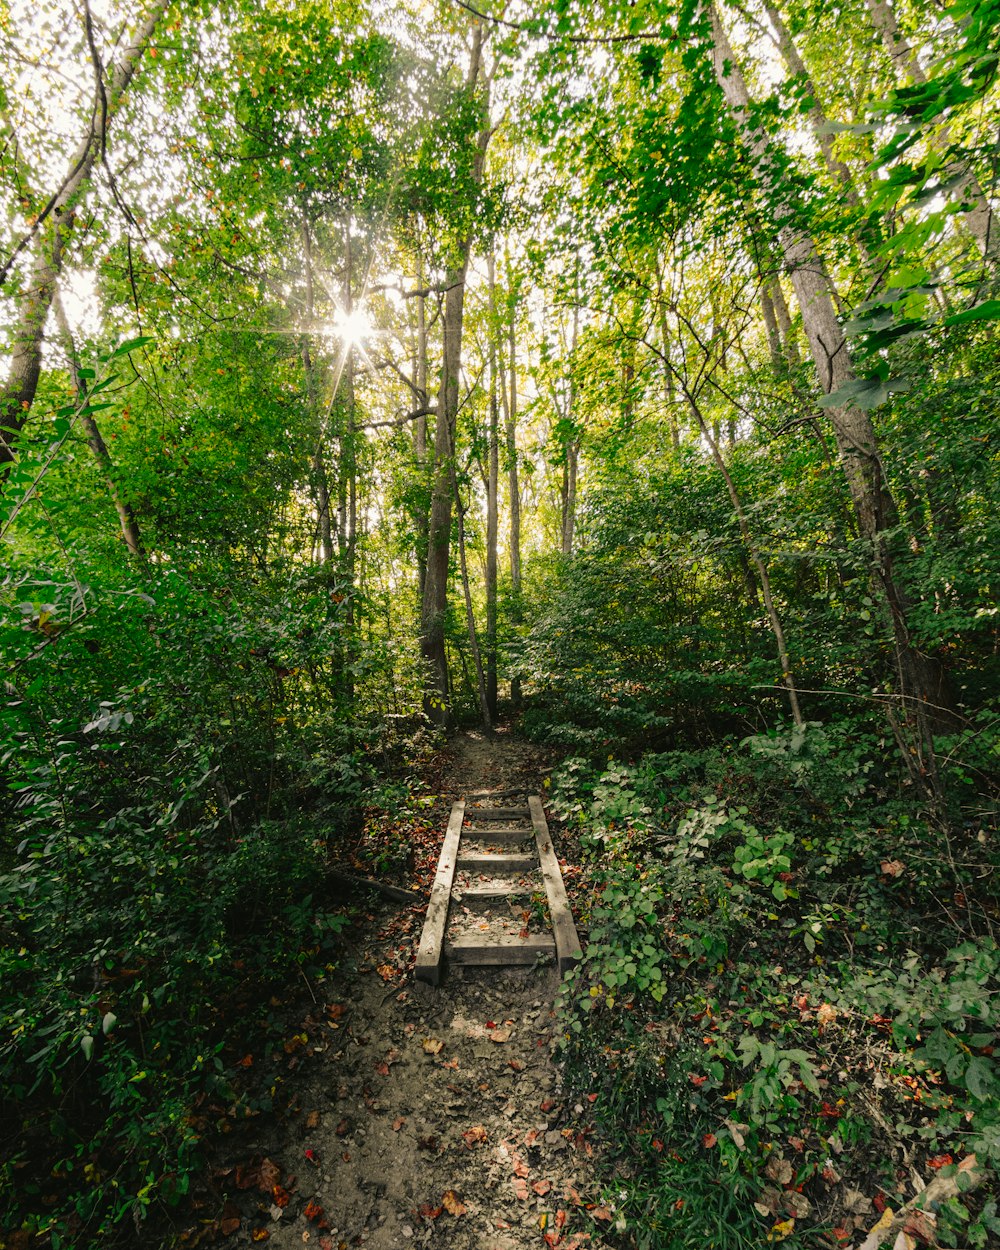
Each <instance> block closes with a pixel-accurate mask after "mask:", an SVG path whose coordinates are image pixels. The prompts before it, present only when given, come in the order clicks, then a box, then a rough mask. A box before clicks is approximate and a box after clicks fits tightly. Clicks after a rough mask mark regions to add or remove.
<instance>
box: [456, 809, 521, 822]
mask: <svg viewBox="0 0 1000 1250" xmlns="http://www.w3.org/2000/svg"><path fill="white" fill-rule="evenodd" d="M465 814H466V816H468V817H472V819H473V820H520V819H521V817H522V816H530V815H531V812H530V811H529V810H528V808H526V807H467V808H466V809H465Z"/></svg>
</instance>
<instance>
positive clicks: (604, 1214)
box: [590, 1207, 611, 1220]
mask: <svg viewBox="0 0 1000 1250" xmlns="http://www.w3.org/2000/svg"><path fill="white" fill-rule="evenodd" d="M590 1214H591V1215H592V1216H593V1217H594V1219H595V1220H610V1219H611V1212H610V1210H609V1209H608V1208H607V1207H591V1208H590Z"/></svg>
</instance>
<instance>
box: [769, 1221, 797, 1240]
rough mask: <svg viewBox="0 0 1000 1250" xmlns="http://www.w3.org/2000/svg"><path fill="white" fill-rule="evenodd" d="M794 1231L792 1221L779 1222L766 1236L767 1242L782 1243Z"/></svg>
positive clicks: (793, 1222)
mask: <svg viewBox="0 0 1000 1250" xmlns="http://www.w3.org/2000/svg"><path fill="white" fill-rule="evenodd" d="M794 1230H795V1221H794V1220H781V1221H780V1222H779V1223H777V1224H775V1226H774V1227H773V1228H772V1229H771V1231H770V1232H769V1233H768V1234H767V1239H768V1241H784V1240H785V1238H786V1237H788V1236H790V1235H791V1234H792V1232H794Z"/></svg>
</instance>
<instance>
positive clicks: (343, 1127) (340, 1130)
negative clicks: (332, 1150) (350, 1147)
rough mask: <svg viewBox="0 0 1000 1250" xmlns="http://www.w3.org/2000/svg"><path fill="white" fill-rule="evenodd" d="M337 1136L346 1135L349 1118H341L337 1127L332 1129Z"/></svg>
mask: <svg viewBox="0 0 1000 1250" xmlns="http://www.w3.org/2000/svg"><path fill="white" fill-rule="evenodd" d="M333 1131H334V1132H335V1133H336V1134H337V1136H338V1137H346V1136H347V1134H348V1133H349V1132H350V1131H351V1122H350V1120H341V1121H340V1123H339V1124H338V1125H337V1127H336V1128H335V1129H334V1130H333Z"/></svg>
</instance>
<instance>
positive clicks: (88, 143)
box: [0, 0, 169, 475]
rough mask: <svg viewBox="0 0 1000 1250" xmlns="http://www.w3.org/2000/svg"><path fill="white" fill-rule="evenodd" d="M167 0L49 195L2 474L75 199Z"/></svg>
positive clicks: (4, 401)
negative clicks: (58, 182)
mask: <svg viewBox="0 0 1000 1250" xmlns="http://www.w3.org/2000/svg"><path fill="white" fill-rule="evenodd" d="M168 4H169V0H156V3H154V4H153V6H152V7H151V8H150V10H149V12H148V13H147V15H146V17H145V19H144V20H143V22H142V23H141V25H140V26H139V29H138V30H137V31H136V35H135V38H134V39H133V41H132V42H131V43H130V44H129V45H128V47H127V48H126V49H125V50H124V52H123V53H122V56H121V58H120V59H119V60H118V62H117V63H116V64H115V67H114V69H113V70H112V72H111V78H110V81H109V82H108V84H107V86H106V87H105V85H104V83H103V81H102V82H101V83H100V85H99V87H98V88H96V89H95V93H94V106H93V114H92V117H91V122H90V126H89V128H88V131H87V134H86V135H85V136H84V138H83V139H82V140H81V142H80V145H79V146H78V148H77V150H76V152H74V154H73V156H72V158H71V159H70V162H69V166H68V171H67V173H66V175H65V177H64V178H63V182H62V186H61V188H60V190H59V191H58V192H57V193H56V195H55V196H54V197H53V198H52V201H51V209H50V222H49V225H48V227H47V229H45V230H44V231H43V232H42V234H41V236H40V237H39V240H38V245H37V251H36V253H35V256H34V260H33V261H32V264H31V268H30V272H29V275H28V281H27V286H26V287H25V290H24V293H23V294H22V296H21V300H20V307H19V310H18V317H17V324H16V325H15V327H14V331H13V334H12V336H11V337H12V342H13V347H12V350H11V364H10V371H9V373H8V375H7V381H6V383H5V385H4V388H3V391H2V392H0V475H4V474H6V471H7V469H8V467H9V466H10V463H11V461H12V460H13V459H14V454H15V448H16V446H17V440H18V436H19V435H20V433H21V430H22V429H23V427H24V423H25V421H26V420H27V417H28V413H29V412H30V410H31V405H32V404H33V403H34V401H35V393H36V392H37V390H38V379H39V377H40V376H41V368H42V348H43V345H44V342H45V323H46V321H47V320H48V315H49V310H50V308H51V307H52V301H53V299H54V298H55V294H56V287H57V283H58V280H59V275H60V273H61V272H62V266H63V259H64V255H65V249H66V243H67V235H68V233H69V231H70V230H71V229H72V226H73V212H74V210H75V208H76V206H77V204H78V203H79V201H80V199H81V197H82V195H83V193H84V191H85V190H86V187H87V184H88V183H89V181H90V175H91V173H92V172H93V168H94V162H95V161H96V160H97V157H98V155H99V154H103V151H104V146H105V143H106V141H107V135H108V128H109V126H110V124H111V119H112V117H113V116H114V114H115V113H116V112H117V110H118V108H119V106H120V105H121V101H122V97H123V96H124V95H125V92H126V90H127V88H128V85H129V83H130V82H131V81H132V78H133V77H134V75H135V72H136V69H137V68H138V66H139V61H140V60H141V59H142V54H143V52H144V51H145V48H146V44H147V43H148V42H149V39H150V37H151V35H152V33H153V31H154V30H155V28H156V24H157V22H158V21H159V20H160V18H161V17H162V16H163V13H164V12H165V10H166V8H167V6H168Z"/></svg>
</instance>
